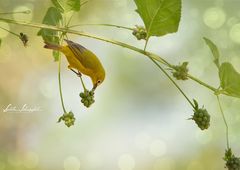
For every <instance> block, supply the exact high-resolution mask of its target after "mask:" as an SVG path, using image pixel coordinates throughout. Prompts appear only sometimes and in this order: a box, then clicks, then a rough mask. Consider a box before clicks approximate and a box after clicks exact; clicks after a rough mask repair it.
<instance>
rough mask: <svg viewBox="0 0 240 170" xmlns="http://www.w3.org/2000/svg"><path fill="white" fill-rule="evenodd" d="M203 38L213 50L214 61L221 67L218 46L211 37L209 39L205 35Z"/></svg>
mask: <svg viewBox="0 0 240 170" xmlns="http://www.w3.org/2000/svg"><path fill="white" fill-rule="evenodd" d="M203 39H204V41H205V42H206V44H207V45H208V47H209V48H210V50H211V52H212V55H213V57H214V63H215V64H216V66H217V67H218V68H219V67H220V64H219V58H220V54H219V51H218V48H217V46H216V45H215V44H214V43H213V42H212V41H211V40H210V39H208V38H206V37H204V38H203Z"/></svg>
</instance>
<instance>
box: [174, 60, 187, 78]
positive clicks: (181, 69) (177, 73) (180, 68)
mask: <svg viewBox="0 0 240 170" xmlns="http://www.w3.org/2000/svg"><path fill="white" fill-rule="evenodd" d="M187 65H188V62H183V63H182V64H181V65H177V66H174V71H173V72H172V74H173V77H175V78H176V79H177V80H187V79H188V77H187V76H188V68H187Z"/></svg>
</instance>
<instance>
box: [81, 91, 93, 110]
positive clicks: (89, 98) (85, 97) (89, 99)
mask: <svg viewBox="0 0 240 170" xmlns="http://www.w3.org/2000/svg"><path fill="white" fill-rule="evenodd" d="M79 96H80V97H81V98H82V100H81V102H82V103H83V105H84V106H86V107H90V106H91V105H92V104H93V103H94V102H95V100H94V91H93V90H91V91H88V90H84V93H83V92H82V93H80V94H79Z"/></svg>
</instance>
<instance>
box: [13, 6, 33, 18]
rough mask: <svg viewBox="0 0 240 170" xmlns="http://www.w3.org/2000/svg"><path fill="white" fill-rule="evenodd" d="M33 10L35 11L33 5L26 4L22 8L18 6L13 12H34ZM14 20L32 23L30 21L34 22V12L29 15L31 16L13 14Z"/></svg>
mask: <svg viewBox="0 0 240 170" xmlns="http://www.w3.org/2000/svg"><path fill="white" fill-rule="evenodd" d="M32 9H33V5H32V4H25V5H21V6H18V7H16V8H14V10H13V12H20V11H33V10H32ZM13 18H14V19H15V20H21V21H25V22H30V21H32V18H33V14H32V12H31V13H29V14H21V13H16V14H13Z"/></svg>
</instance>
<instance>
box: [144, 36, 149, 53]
mask: <svg viewBox="0 0 240 170" xmlns="http://www.w3.org/2000/svg"><path fill="white" fill-rule="evenodd" d="M148 41H149V37H148V38H147V39H146V42H145V45H144V51H146V49H147V45H148Z"/></svg>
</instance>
